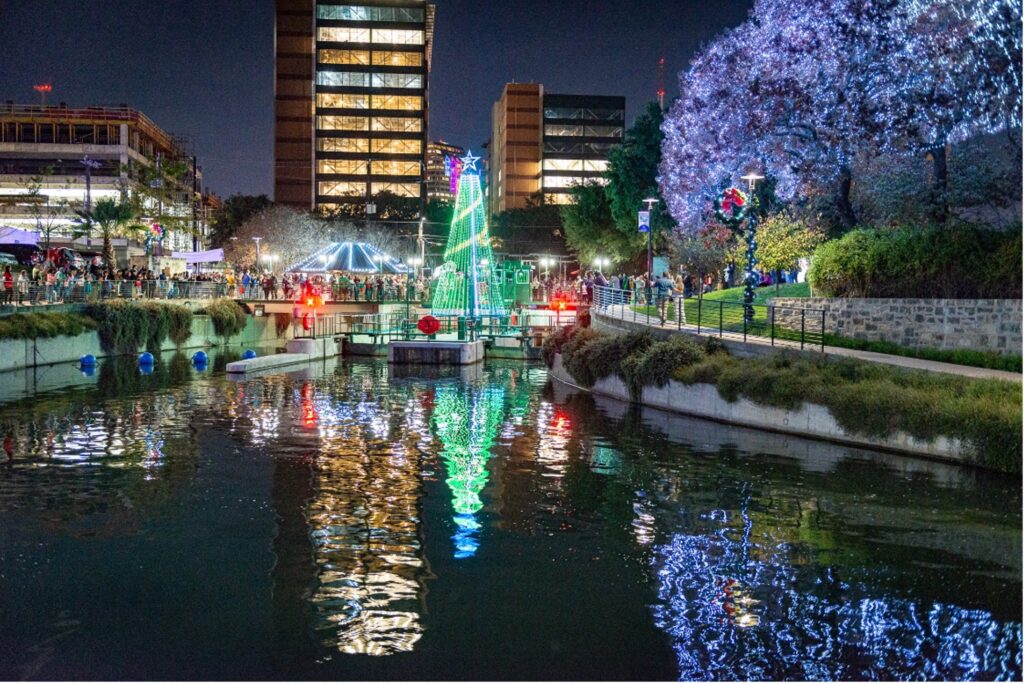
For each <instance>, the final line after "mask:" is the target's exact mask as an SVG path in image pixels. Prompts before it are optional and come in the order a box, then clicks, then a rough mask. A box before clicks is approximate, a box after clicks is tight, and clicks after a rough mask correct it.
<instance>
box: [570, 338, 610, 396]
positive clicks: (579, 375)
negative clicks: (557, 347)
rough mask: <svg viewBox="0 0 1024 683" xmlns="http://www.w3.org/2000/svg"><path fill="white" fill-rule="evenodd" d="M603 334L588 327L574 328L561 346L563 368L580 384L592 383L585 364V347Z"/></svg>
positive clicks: (586, 385)
mask: <svg viewBox="0 0 1024 683" xmlns="http://www.w3.org/2000/svg"><path fill="white" fill-rule="evenodd" d="M604 336H605V335H603V334H601V333H600V332H598V331H597V330H594V329H592V328H589V327H587V328H576V332H575V333H574V334H573V335H572V337H570V339H569V341H567V342H566V343H565V344H564V345H563V346H562V363H563V364H564V365H565V370H566V372H568V373H569V374H570V375H572V378H573V379H575V380H576V381H577V382H579V383H580V385H581V386H585V387H589V386H592V385H593V384H594V376H593V373H592V372H591V368H590V366H589V365H588V364H587V354H586V347H587V346H588V345H590V344H591V343H593V342H596V341H597V340H598V339H600V338H602V337H604Z"/></svg>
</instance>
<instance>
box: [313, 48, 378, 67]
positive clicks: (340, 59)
mask: <svg viewBox="0 0 1024 683" xmlns="http://www.w3.org/2000/svg"><path fill="white" fill-rule="evenodd" d="M317 60H318V61H319V62H321V63H322V64H369V63H370V52H369V50H318V51H317Z"/></svg>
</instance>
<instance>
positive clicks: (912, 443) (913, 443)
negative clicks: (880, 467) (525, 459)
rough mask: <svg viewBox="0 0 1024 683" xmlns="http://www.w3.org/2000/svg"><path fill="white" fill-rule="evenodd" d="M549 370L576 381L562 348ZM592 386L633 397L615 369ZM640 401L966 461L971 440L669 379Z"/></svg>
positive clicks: (783, 430)
mask: <svg viewBox="0 0 1024 683" xmlns="http://www.w3.org/2000/svg"><path fill="white" fill-rule="evenodd" d="M551 376H552V377H553V378H554V379H556V380H558V381H559V382H563V383H565V384H568V385H570V386H576V385H575V384H574V380H573V379H572V376H571V375H569V373H568V371H567V370H566V369H565V367H564V366H563V365H562V356H561V354H557V355H556V356H555V363H554V366H553V367H552V368H551ZM590 391H591V392H593V393H595V394H598V395H601V396H608V397H610V398H615V399H619V400H620V401H627V402H629V401H632V397H631V396H630V393H629V388H628V387H627V386H626V383H625V382H623V381H622V379H621V378H619V377H617V376H614V375H612V376H610V377H603V378H601V379H599V380H597V381H596V382H595V383H594V386H593V387H592V388H591V389H590ZM640 404H641V405H644V406H648V407H651V408H660V409H662V410H668V411H671V412H676V413H682V414H684V415H696V416H698V417H702V418H705V419H710V420H715V421H716V422H723V423H725V424H732V425H739V426H742V427H754V428H757V429H763V430H767V431H771V432H779V433H783V434H794V435H796V436H801V437H805V438H810V439H819V440H822V441H831V442H833V443H840V444H847V445H851V446H859V447H863V448H876V449H882V450H885V451H889V452H895V453H905V454H909V455H918V456H927V457H931V458H936V459H940V460H948V461H950V462H957V463H968V462H970V458H969V454H968V445H969V444H965V443H963V442H961V441H960V440H959V439H952V438H947V437H944V436H940V437H938V438H936V439H934V440H932V441H924V440H921V439H917V438H914V437H913V436H911V435H909V434H906V433H904V432H896V433H895V434H891V435H889V436H886V437H870V436H864V435H862V434H852V433H850V432H847V431H846V430H844V429H843V428H842V427H841V426H840V425H839V423H838V422H836V419H835V418H834V417H832V414H831V413H830V412H829V410H828V408H826V407H824V406H820V405H814V404H804V405H802V406H801V407H800V408H797V409H796V410H786V409H784V408H775V407H772V406H765V405H761V404H758V403H753V402H751V401H749V400H747V399H745V398H741V399H739V400H737V401H735V402H732V403H730V402H729V401H726V400H725V399H724V398H722V397H721V396H720V395H719V394H718V389H717V388H716V387H715V386H713V385H711V384H693V385H688V384H683V383H682V382H676V381H675V380H670V381H669V382H668V384H666V385H665V386H664V387H644V389H643V394H642V396H641V398H640Z"/></svg>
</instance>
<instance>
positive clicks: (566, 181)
mask: <svg viewBox="0 0 1024 683" xmlns="http://www.w3.org/2000/svg"><path fill="white" fill-rule="evenodd" d="M582 180H583V178H577V177H575V176H559V175H546V176H544V187H545V188H549V187H553V188H566V187H572V186H573V185H579V184H580V182H581V181H582Z"/></svg>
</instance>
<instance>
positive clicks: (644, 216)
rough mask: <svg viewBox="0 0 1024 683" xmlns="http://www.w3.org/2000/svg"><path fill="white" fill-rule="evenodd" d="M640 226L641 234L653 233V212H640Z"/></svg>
mask: <svg viewBox="0 0 1024 683" xmlns="http://www.w3.org/2000/svg"><path fill="white" fill-rule="evenodd" d="M637 222H638V223H639V226H640V232H650V231H651V212H650V211H641V212H639V220H638V221H637Z"/></svg>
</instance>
